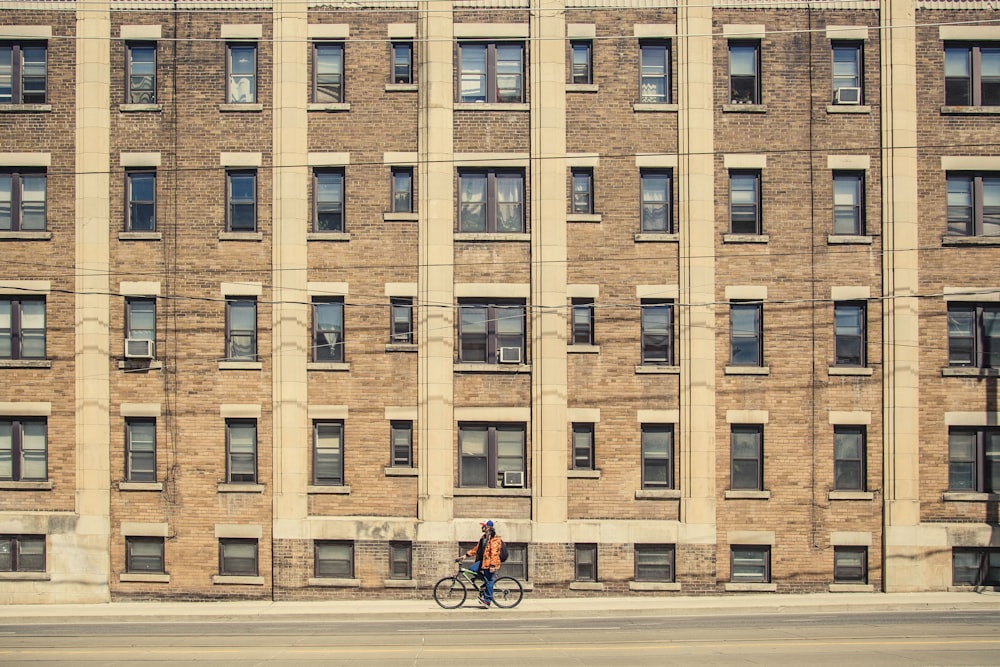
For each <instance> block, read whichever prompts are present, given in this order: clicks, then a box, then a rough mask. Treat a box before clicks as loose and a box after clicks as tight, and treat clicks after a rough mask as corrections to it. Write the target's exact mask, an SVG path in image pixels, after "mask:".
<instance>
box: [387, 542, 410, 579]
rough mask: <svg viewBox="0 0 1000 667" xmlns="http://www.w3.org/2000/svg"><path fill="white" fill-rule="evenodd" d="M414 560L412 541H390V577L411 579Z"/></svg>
mask: <svg viewBox="0 0 1000 667" xmlns="http://www.w3.org/2000/svg"><path fill="white" fill-rule="evenodd" d="M412 562H413V543H412V542H390V543H389V578H390V579H411V578H412V575H411V574H410V571H411V563H412Z"/></svg>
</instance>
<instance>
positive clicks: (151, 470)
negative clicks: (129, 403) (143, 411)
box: [125, 417, 156, 482]
mask: <svg viewBox="0 0 1000 667" xmlns="http://www.w3.org/2000/svg"><path fill="white" fill-rule="evenodd" d="M125 480H126V481H128V482H155V481H156V420H155V419H152V418H138V417H129V418H127V419H126V420H125Z"/></svg>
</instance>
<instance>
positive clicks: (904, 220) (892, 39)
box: [879, 0, 943, 592]
mask: <svg viewBox="0 0 1000 667" xmlns="http://www.w3.org/2000/svg"><path fill="white" fill-rule="evenodd" d="M879 15H880V16H881V21H882V28H883V29H882V30H881V31H880V34H881V35H882V40H883V41H882V178H883V186H882V192H883V193H884V194H883V196H882V243H883V256H882V257H883V259H882V283H883V285H884V286H885V287H884V290H885V292H884V294H885V296H886V297H887V298H886V299H885V303H884V305H883V308H882V312H883V328H884V334H883V336H882V340H883V346H884V349H883V351H882V355H883V359H884V360H885V381H884V385H883V386H884V389H883V392H884V396H883V406H884V407H883V410H884V411H885V414H884V418H883V424H884V429H885V430H884V433H883V442H884V454H883V455H884V457H885V459H884V469H885V480H884V489H885V510H884V512H883V516H884V521H885V538H884V539H885V542H886V544H885V556H884V557H885V570H884V575H883V582H884V585H885V589H886V591H889V592H891V591H898V590H906V589H912V588H914V587H915V586H916V585H917V584H916V583H915V582H921V583H922V582H924V581H927V580H928V579H927V578H925V577H922V576H918V577H914V574H915V573H914V572H913V571H912V568H913V566H912V564H910V563H913V562H921V561H926V557H923V554H922V551H921V549H920V548H919V547H918V546H917V545H918V544H919V543H920V541H919V539H918V535H917V532H918V530H917V528H918V526H919V524H920V495H919V494H920V486H919V482H920V474H919V473H920V469H919V444H920V432H919V422H920V410H919V398H920V396H919V390H918V382H919V354H918V352H919V343H920V341H919V332H918V325H919V319H918V318H919V303H918V299H917V294H918V292H919V290H920V285H919V275H918V268H917V267H918V265H917V260H918V251H917V247H918V242H919V241H918V227H917V224H918V220H917V149H916V145H917V78H916V29H915V28H914V25H915V22H916V9H915V3H914V2H913V0H883V2H882V3H881V11H880V13H879ZM942 546H943V545H942ZM914 556H916V557H917V558H916V559H915V560H912V559H913V557H914ZM907 582H909V583H907Z"/></svg>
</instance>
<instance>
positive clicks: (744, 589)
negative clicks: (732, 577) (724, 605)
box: [724, 582, 778, 593]
mask: <svg viewBox="0 0 1000 667" xmlns="http://www.w3.org/2000/svg"><path fill="white" fill-rule="evenodd" d="M724 590H725V591H726V592H727V593H728V592H733V593H774V592H775V591H777V590H778V585H777V584H765V583H758V584H743V583H733V582H727V583H726V585H725V588H724Z"/></svg>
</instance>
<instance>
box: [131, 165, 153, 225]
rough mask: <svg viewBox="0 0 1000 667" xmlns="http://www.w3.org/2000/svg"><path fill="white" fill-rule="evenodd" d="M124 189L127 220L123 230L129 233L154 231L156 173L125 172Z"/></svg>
mask: <svg viewBox="0 0 1000 667" xmlns="http://www.w3.org/2000/svg"><path fill="white" fill-rule="evenodd" d="M125 187H126V188H127V189H128V195H127V196H128V219H127V220H126V221H125V229H126V230H128V231H130V232H152V231H155V230H156V172H155V171H133V170H128V171H126V172H125Z"/></svg>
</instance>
